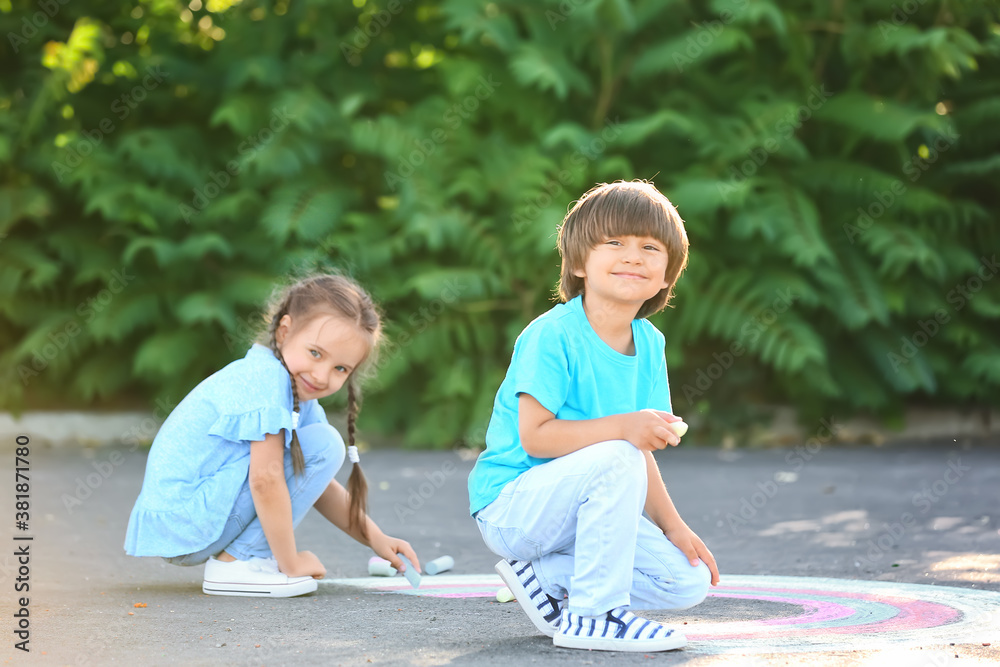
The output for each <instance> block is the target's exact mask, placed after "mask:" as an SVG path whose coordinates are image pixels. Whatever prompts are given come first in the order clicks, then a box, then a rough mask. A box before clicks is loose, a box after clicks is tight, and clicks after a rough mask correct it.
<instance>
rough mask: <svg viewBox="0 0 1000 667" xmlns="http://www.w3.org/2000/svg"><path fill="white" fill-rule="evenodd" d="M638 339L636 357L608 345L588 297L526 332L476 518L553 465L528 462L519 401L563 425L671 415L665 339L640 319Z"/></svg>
mask: <svg viewBox="0 0 1000 667" xmlns="http://www.w3.org/2000/svg"><path fill="white" fill-rule="evenodd" d="M632 340H633V342H634V343H635V355H633V356H628V355H624V354H621V353H620V352H618V351H616V350H614V349H612V348H611V346H609V345H608V344H607V343H605V342H604V341H603V340H601V338H600V336H598V335H597V332H595V331H594V329H593V327H591V326H590V321H589V320H588V319H587V314H586V313H585V312H584V310H583V297H582V296H577V297H576V298H574V299H571V300H570V301H569V302H568V303H563V304H559V305H558V306H556V307H554V308H553V309H552V310H550V311H548V312H547V313H545V314H543V315H541V316H540V317H538V318H537V319H535V320H534V321H533V322H532V323H531V324H529V325H528V326H527V328H525V330H524V331H522V332H521V335H520V336H518V338H517V342H515V343H514V354H513V356H512V357H511V360H510V367H509V368H508V369H507V376H506V377H505V378H504V381H503V383H502V384H501V385H500V389H499V391H497V396H496V400H495V401H494V402H493V415H492V417H490V425H489V428H488V429H487V430H486V450H485V451H484V452H483V453H482V454H480V455H479V459H478V460H477V461H476V465H475V467H474V468H473V469H472V473H471V474H470V475H469V501H470V511H471V513H472V514H475V513H476V512H478V511H479V510H481V509H482V508H484V507H486V506H487V505H489V504H490V503H491V502H493V501H494V500H496V498H497V496H498V495H500V491H501V490H502V489H503V487H504V486H505V485H506V484H507V483H508V482H510V481H511V480H513V479H515V478H517V476H518V475H520V474H521V473H523V472H524V471H526V470H528V469H529V468H531V467H532V466H536V465H539V464H541V463H545V462H546V461H550V460H551V459H539V458H535V457H533V456H528V454H527V452H525V451H524V448H522V447H521V437H520V434H519V432H518V421H517V408H518V396H519V395H520V394H522V393H526V394H530V395H531V396H532V397H534V398H535V400H537V401H538V402H539V403H540V404H541V405H542V407H544V408H545V409H546V410H548V411H549V412H551V413H552V414H554V415H555V416H556V419H597V418H600V417H607V416H610V415H617V414H622V413H626V412H636V411H637V410H644V409H646V408H653V409H656V410H664V411H667V412H669V411H670V389H669V387H668V385H667V362H666V358H665V357H664V355H663V346H664V339H663V334H661V333H660V332H659V331H658V330H657V328H656V327H654V326H653V325H652V324H650V323H649V321H648V320H644V319H636V320H633V321H632Z"/></svg>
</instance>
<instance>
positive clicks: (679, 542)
mask: <svg viewBox="0 0 1000 667" xmlns="http://www.w3.org/2000/svg"><path fill="white" fill-rule="evenodd" d="M663 534H664V535H666V536H667V539H668V540H670V541H671V542H672V543H673V544H674V546H675V547H677V548H678V549H680V550H681V551H682V552H684V555H685V556H687V557H688V560H689V561H690V562H691V565H692V566H696V565H698V561H699V559H700V560H701V561H702V562H703V563H705V565H707V566H708V569H709V571H710V572H711V573H712V585H713V586H716V585H718V583H719V566H718V565H716V564H715V556H713V555H712V552H711V551H709V550H708V547H706V546H705V543H704V542H702V541H701V538H700V537H698V536H697V535H695V532H694V531H693V530H691V529H690V528H689V527H688V526H687V524H681V525H679V526H676V527H674V528H671V529H670V530H665V531H663Z"/></svg>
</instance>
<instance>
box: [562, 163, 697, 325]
mask: <svg viewBox="0 0 1000 667" xmlns="http://www.w3.org/2000/svg"><path fill="white" fill-rule="evenodd" d="M614 236H651V237H653V238H655V239H657V240H659V241H660V242H662V243H663V244H664V245H665V246H666V249H667V271H666V276H665V279H666V282H667V287H665V288H664V289H662V290H660V292H659V293H658V294H657V295H656V296H654V297H652V298H650V299H648V300H647V301H646V302H645V303H643V304H642V306H641V307H640V308H639V312H638V313H637V314H636V317H637V318H641V317H648V316H649V315H652V314H653V313H658V312H660V311H661V310H663V309H664V308H665V307H666V305H667V303H669V301H670V299H671V298H672V297H673V295H674V285H676V284H677V280H678V279H679V278H680V275H681V272H682V271H684V268H685V267H686V266H687V261H688V238H687V232H686V231H685V230H684V221H683V220H681V216H680V214H679V213H677V209H676V208H674V205H673V204H671V203H670V200H669V199H667V198H666V197H664V196H663V194H662V193H661V192H660V191H659V190H657V189H656V187H655V186H654V185H653V184H652V183H650V182H648V181H631V182H626V181H615V182H614V183H601V184H599V185H597V186H595V187H593V188H591V189H590V190H589V191H587V192H586V193H585V194H584V195H583V196H582V197H581V198H580V199H579V201H577V202H576V204H575V205H574V206H573V208H571V209H570V211H569V213H567V214H566V217H565V218H563V222H562V224H561V225H560V227H559V240H558V246H559V255H560V256H561V257H562V271H561V275H560V277H559V288H558V289H559V297H560V298H561V299H562V300H563V301H564V302H565V301H569V300H570V299H572V298H574V297H576V296H578V295H580V294H583V292H584V280H583V278H581V277H580V276H577V275H574V273H575V272H576V271H579V270H582V269H583V267H584V264H585V263H586V261H587V255H588V254H590V251H591V250H592V249H593V248H594V247H595V246H597V244H599V243H603V242H604V241H605V240H607V239H608V238H611V237H614Z"/></svg>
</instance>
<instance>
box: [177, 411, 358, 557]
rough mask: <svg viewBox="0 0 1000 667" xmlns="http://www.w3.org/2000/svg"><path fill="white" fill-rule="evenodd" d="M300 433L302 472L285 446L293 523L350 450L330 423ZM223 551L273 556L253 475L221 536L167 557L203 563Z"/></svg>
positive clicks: (301, 517)
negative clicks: (253, 487)
mask: <svg viewBox="0 0 1000 667" xmlns="http://www.w3.org/2000/svg"><path fill="white" fill-rule="evenodd" d="M296 434H297V435H298V438H299V445H301V446H302V455H303V458H304V459H305V464H306V465H305V470H303V472H302V474H301V475H296V474H294V471H293V469H292V454H291V450H285V480H286V481H287V482H288V493H289V495H290V496H291V498H292V526H293V527H294V526H298V525H299V522H300V521H302V519H303V518H304V517H305V515H306V513H307V512H308V511H309V508H310V507H312V506H313V505H315V504H316V501H317V500H319V497H320V496H321V495H323V492H324V491H325V490H326V487H327V486H329V485H330V482H331V481H332V480H333V476H334V475H336V474H337V471H338V470H340V466H341V464H343V462H344V456H345V454H346V453H347V448H346V447H345V446H344V439H343V438H342V437H341V435H340V433H338V432H337V429H335V428H333V427H332V426H330V425H329V424H322V423H319V424H310V425H309V426H304V427H302V428H300V429H297V430H296ZM222 551H225V552H226V553H228V554H229V555H230V556H233V557H234V558H236V559H237V560H249V559H250V558H251V557H254V556H256V557H257V558H272V557H273V556H272V555H271V547H270V546H269V545H268V543H267V537H265V535H264V529H263V527H262V526H261V525H260V519H258V518H257V510H256V509H255V508H254V504H253V496H252V495H251V493H250V479H249V476H248V477H247V480H246V481H244V482H243V488H242V489H240V493H239V495H238V496H237V497H236V502H235V503H234V504H233V509H232V511H231V512H230V514H229V519H228V520H227V521H226V527H225V528H224V529H223V530H222V535H221V536H220V537H219V539H217V540H216V541H215V542H213V543H212V544H210V545H209V546H207V547H205V548H204V549H202V550H201V551H198V552H196V553H193V554H187V555H186V556H175V557H173V558H164V560H165V561H167V562H168V563H172V564H174V565H199V564H201V563H204V562H205V561H207V560H208V559H209V557H210V556H215V555H218V554H219V553H221V552H222Z"/></svg>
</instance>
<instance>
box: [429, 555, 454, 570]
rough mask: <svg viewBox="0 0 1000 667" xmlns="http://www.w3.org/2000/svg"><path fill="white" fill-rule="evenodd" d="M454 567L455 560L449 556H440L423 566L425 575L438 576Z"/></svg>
mask: <svg viewBox="0 0 1000 667" xmlns="http://www.w3.org/2000/svg"><path fill="white" fill-rule="evenodd" d="M453 567H455V559H454V558H452V557H451V556H441V557H440V558H435V559H434V560H432V561H431V562H429V563H427V565H424V572H426V573H427V574H440V573H442V572H447V571H448V570H450V569H451V568H453Z"/></svg>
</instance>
